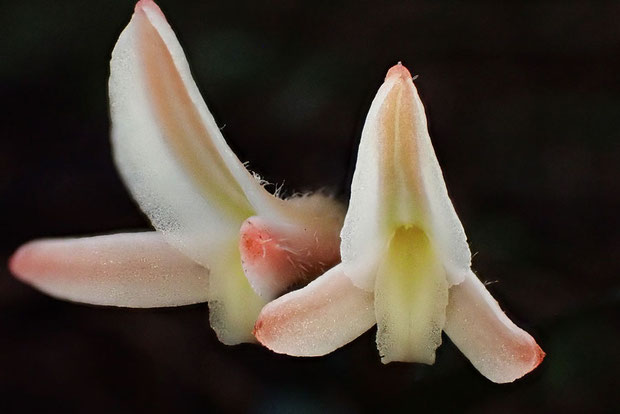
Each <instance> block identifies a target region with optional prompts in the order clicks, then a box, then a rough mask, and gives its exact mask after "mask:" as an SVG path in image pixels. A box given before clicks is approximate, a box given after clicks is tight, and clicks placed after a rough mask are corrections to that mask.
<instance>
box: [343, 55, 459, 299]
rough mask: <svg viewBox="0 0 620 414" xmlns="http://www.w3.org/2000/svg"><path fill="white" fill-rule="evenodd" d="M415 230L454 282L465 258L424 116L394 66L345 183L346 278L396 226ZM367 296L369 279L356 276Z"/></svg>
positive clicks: (400, 69)
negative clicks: (348, 187) (421, 232)
mask: <svg viewBox="0 0 620 414" xmlns="http://www.w3.org/2000/svg"><path fill="white" fill-rule="evenodd" d="M403 225H405V226H408V225H415V226H417V227H419V228H421V229H422V230H424V232H425V233H426V234H427V235H428V237H429V238H430V239H431V242H432V243H433V245H435V249H436V251H437V253H438V255H439V256H440V259H441V261H442V263H443V264H444V266H445V267H446V270H447V272H448V275H449V279H448V282H449V283H450V284H451V285H452V284H457V283H460V282H461V281H462V280H463V278H464V277H465V274H466V273H467V271H468V270H469V267H470V263H471V254H470V251H469V246H468V245H467V238H466V236H465V232H464V231H463V226H462V225H461V222H460V220H459V219H458V216H457V215H456V212H455V211H454V207H453V206H452V202H451V201H450V198H449V197H448V191H447V189H446V185H445V182H444V179H443V175H442V172H441V168H440V166H439V162H438V161H437V157H436V156H435V151H434V149H433V145H432V143H431V140H430V136H429V134H428V127H427V123H426V115H425V113H424V107H423V105H422V102H421V101H420V97H419V96H418V93H417V90H416V88H415V86H414V84H413V81H412V79H411V75H410V74H409V71H408V70H407V69H406V68H405V67H404V66H402V65H401V64H398V65H396V66H394V67H393V68H392V69H390V71H389V72H388V74H387V76H386V79H385V83H384V84H383V85H382V86H381V88H379V91H378V92H377V96H376V97H375V99H374V100H373V103H372V105H371V108H370V111H369V112H368V116H367V117H366V122H365V124H364V129H363V131H362V138H361V141H360V147H359V152H358V158H357V164H356V167H355V173H354V175H353V182H352V184H351V201H350V203H349V211H348V212H347V216H346V218H345V222H344V227H343V229H342V233H341V237H342V241H343V243H342V246H341V255H342V261H343V263H344V264H345V271H346V272H347V274H350V275H356V274H360V273H361V272H360V271H359V267H366V266H369V265H374V266H376V265H377V264H376V263H374V264H371V263H367V260H366V258H368V257H370V256H372V254H371V253H372V252H373V251H375V250H376V249H377V248H378V246H379V245H378V244H377V243H378V242H377V241H383V242H385V240H387V239H389V237H390V235H391V234H392V232H393V231H394V230H395V229H396V228H397V227H399V226H403ZM353 280H354V283H356V285H357V286H360V287H362V288H365V289H368V290H371V289H372V288H373V285H374V279H372V278H370V279H368V280H362V279H359V277H354V279H353Z"/></svg>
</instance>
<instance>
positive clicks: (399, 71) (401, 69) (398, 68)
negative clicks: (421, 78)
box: [385, 62, 411, 80]
mask: <svg viewBox="0 0 620 414" xmlns="http://www.w3.org/2000/svg"><path fill="white" fill-rule="evenodd" d="M394 76H398V77H400V78H401V79H403V80H408V79H411V72H409V69H407V68H406V67H405V65H403V64H402V63H401V62H398V63H397V64H396V65H394V66H392V67H391V68H390V70H388V72H387V74H386V75H385V80H388V79H389V78H391V77H394Z"/></svg>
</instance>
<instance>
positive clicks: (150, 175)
mask: <svg viewBox="0 0 620 414" xmlns="http://www.w3.org/2000/svg"><path fill="white" fill-rule="evenodd" d="M109 91H110V109H111V118H112V142H113V146H114V156H115V161H116V165H117V167H118V169H119V171H120V173H121V175H122V177H123V179H124V181H125V183H126V185H127V187H128V188H129V190H130V191H131V193H132V195H133V196H134V198H135V199H136V201H137V202H138V204H139V205H140V207H141V208H142V210H143V211H144V212H145V213H146V215H147V216H148V217H149V219H150V220H151V222H152V224H153V226H154V227H155V229H156V230H157V232H146V233H127V234H116V235H110V236H99V237H92V238H81V239H69V240H44V241H36V242H31V243H29V244H27V245H25V246H23V247H22V248H20V249H19V250H18V251H17V252H16V254H15V255H14V256H13V257H12V259H11V262H10V267H11V270H12V272H13V273H14V274H16V275H17V276H18V277H19V278H20V279H22V280H24V281H26V282H27V283H30V284H32V285H33V286H35V287H37V288H38V289H40V290H42V291H44V292H46V293H49V294H50V295H52V296H56V297H59V298H63V299H68V300H72V301H78V302H87V303H93V304H100V305H112V306H128V307H155V306H178V305H185V304H190V303H197V302H203V301H209V304H210V320H211V326H212V327H213V328H214V329H215V331H216V333H217V335H218V337H219V339H220V340H221V341H222V342H224V343H226V344H236V343H239V342H252V341H255V339H254V337H253V335H252V328H253V326H254V322H255V320H256V316H257V315H258V313H259V311H260V309H261V308H262V307H263V306H264V305H265V303H267V301H268V300H270V299H273V298H274V297H276V296H277V295H278V294H279V293H281V292H282V291H284V290H285V289H287V288H288V287H289V286H291V285H294V284H297V283H299V282H300V281H305V282H307V281H308V280H309V278H312V277H315V276H316V275H318V274H321V273H323V272H324V271H325V270H326V269H328V268H329V267H330V266H332V265H334V264H336V263H337V262H338V261H339V259H340V257H339V251H338V246H339V243H340V239H339V234H338V233H339V231H340V228H341V226H342V218H343V215H344V211H343V209H342V207H341V206H340V205H339V204H338V203H336V202H335V201H333V200H332V199H330V198H329V197H326V196H323V195H320V194H315V195H312V196H302V197H296V198H292V199H289V200H282V199H280V198H278V197H275V196H273V195H272V194H270V193H269V192H267V191H266V190H265V189H264V188H263V186H262V185H261V184H260V182H259V181H258V180H257V178H256V177H255V176H254V175H253V174H251V173H250V172H249V171H248V170H247V169H246V168H245V166H244V165H243V164H242V163H241V162H240V161H239V160H238V159H237V157H236V156H235V154H234V153H233V152H232V151H231V149H230V148H229V147H228V146H227V144H226V142H225V141H224V138H223V136H222V134H221V133H220V129H219V128H218V126H217V124H216V123H215V120H214V119H213V117H212V115H211V114H210V112H209V109H208V108H207V106H206V104H205V102H204V100H203V99H202V97H201V95H200V93H199V91H198V88H197V86H196V84H195V83H194V80H193V79H192V76H191V73H190V70H189V66H188V63H187V61H186V59H185V55H184V53H183V50H182V49H181V46H180V45H179V42H178V41H177V38H176V36H175V34H174V33H173V31H172V29H171V28H170V26H169V25H168V22H167V21H166V19H165V17H164V15H163V14H162V12H161V10H160V9H159V7H157V5H156V4H155V3H154V2H153V1H150V0H141V1H139V2H138V3H137V4H136V8H135V13H134V15H133V17H132V19H131V22H130V23H129V25H128V26H127V27H126V28H125V30H124V31H123V33H122V34H121V35H120V38H119V40H118V42H117V44H116V46H115V48H114V51H113V53H112V60H111V63H110V82H109ZM244 271H245V273H244ZM246 275H247V278H246ZM248 280H251V281H252V286H251V285H250V283H248ZM252 287H254V289H252ZM255 291H256V292H258V294H257V293H255Z"/></svg>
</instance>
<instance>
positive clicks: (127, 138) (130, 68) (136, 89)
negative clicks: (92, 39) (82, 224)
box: [109, 0, 283, 266]
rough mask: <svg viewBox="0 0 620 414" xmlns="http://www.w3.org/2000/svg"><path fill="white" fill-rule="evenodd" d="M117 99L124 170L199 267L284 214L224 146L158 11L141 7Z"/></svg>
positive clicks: (117, 65)
mask: <svg viewBox="0 0 620 414" xmlns="http://www.w3.org/2000/svg"><path fill="white" fill-rule="evenodd" d="M109 92H110V107H111V117H112V141H113V144H114V154H115V160H116V163H117V166H118V168H119V170H120V171H121V173H122V176H123V178H124V180H125V182H126V184H127V186H128V187H129V189H130V190H131V192H132V194H133V196H134V197H135V199H136V201H137V202H138V204H139V205H140V207H141V208H142V209H143V211H144V212H145V213H146V214H147V215H148V216H149V218H150V219H151V222H152V223H153V225H154V226H155V228H157V229H158V230H161V231H162V232H164V233H165V234H166V236H167V237H168V238H169V240H170V241H171V243H173V244H174V245H175V246H176V247H178V248H179V249H180V250H181V251H183V252H185V253H186V254H188V255H189V256H190V257H191V258H193V259H194V260H196V261H197V262H199V263H200V264H202V265H204V266H208V265H209V264H210V262H211V260H210V259H212V258H217V257H218V255H219V254H220V251H219V250H220V247H221V245H226V244H229V242H231V241H233V240H236V238H237V236H238V230H239V226H240V225H241V223H242V221H243V220H244V219H245V218H247V217H249V216H250V215H253V214H255V213H256V212H263V211H267V212H270V211H271V210H272V209H275V210H278V209H279V208H281V205H282V203H283V201H282V200H279V199H277V198H276V197H274V196H272V195H271V194H269V193H268V192H267V191H266V190H265V189H264V188H263V187H262V186H261V185H260V183H259V182H258V180H256V179H255V177H254V176H252V174H250V173H249V172H248V171H247V169H246V168H245V167H244V165H243V164H242V163H241V162H240V161H239V160H238V159H237V157H236V156H235V155H234V153H233V152H232V151H231V150H230V148H229V147H228V145H227V144H226V142H225V141H224V138H223V137H222V134H221V133H220V130H219V128H218V126H217V124H216V123H215V120H214V119H213V116H212V115H211V113H210V112H209V109H208V108H207V106H206V104H205V102H204V100H203V99H202V97H201V95H200V93H199V91H198V88H197V86H196V84H195V82H194V80H193V79H192V76H191V73H190V70H189V66H188V64H187V61H186V59H185V56H184V53H183V50H182V48H181V46H180V44H179V42H178V40H177V38H176V36H175V34H174V32H173V31H172V29H171V28H170V26H169V25H168V23H167V21H166V19H165V17H164V15H163V14H162V13H161V11H160V10H159V8H158V7H157V5H156V4H155V3H154V2H152V1H146V0H143V1H140V2H138V4H137V5H136V8H135V13H134V15H133V17H132V19H131V22H130V23H129V25H128V26H127V27H126V28H125V30H124V31H123V33H122V34H121V35H120V38H119V40H118V42H117V44H116V46H115V48H114V51H113V52H112V60H111V62H110V82H109ZM214 235H217V236H218V237H217V240H214ZM220 242H221V243H220Z"/></svg>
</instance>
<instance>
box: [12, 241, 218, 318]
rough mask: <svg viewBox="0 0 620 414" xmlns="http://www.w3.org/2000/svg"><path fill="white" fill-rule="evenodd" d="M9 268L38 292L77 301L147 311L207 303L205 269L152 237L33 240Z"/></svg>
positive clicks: (21, 248)
mask: <svg viewBox="0 0 620 414" xmlns="http://www.w3.org/2000/svg"><path fill="white" fill-rule="evenodd" d="M9 267H10V269H11V272H12V273H13V274H15V275H16V276H17V277H18V278H19V279H21V280H23V281H24V282H26V283H28V284H30V285H32V286H34V287H36V288H37V289H39V290H41V291H43V292H45V293H47V294H49V295H52V296H54V297H57V298H61V299H68V300H71V301H76V302H85V303H92V304H95V305H108V306H124V307H132V308H150V307H159V306H180V305H188V304H192V303H198V302H204V301H206V300H207V283H208V280H207V279H208V277H207V276H208V273H209V272H208V270H207V269H205V268H204V267H202V266H200V265H199V264H196V263H195V262H194V261H192V260H190V259H189V258H187V257H186V256H184V255H182V254H181V253H179V252H178V251H177V250H176V249H174V248H172V247H170V246H169V245H168V244H167V243H166V242H165V241H164V238H163V237H162V235H161V234H159V233H156V232H147V233H125V234H114V235H109V236H97V237H86V238H80V239H57V240H39V241H34V242H30V243H28V244H25V245H24V246H22V247H20V248H19V250H17V252H16V253H15V254H14V255H13V257H11V260H10V263H9Z"/></svg>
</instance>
